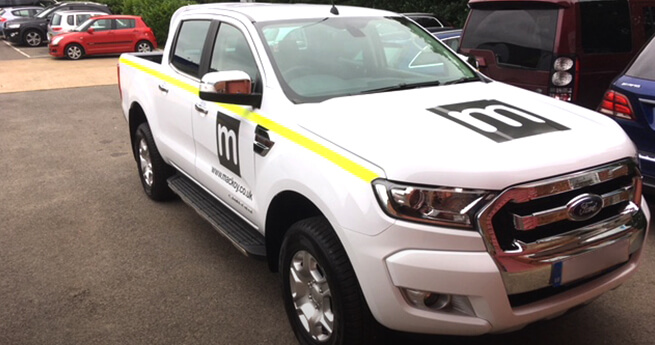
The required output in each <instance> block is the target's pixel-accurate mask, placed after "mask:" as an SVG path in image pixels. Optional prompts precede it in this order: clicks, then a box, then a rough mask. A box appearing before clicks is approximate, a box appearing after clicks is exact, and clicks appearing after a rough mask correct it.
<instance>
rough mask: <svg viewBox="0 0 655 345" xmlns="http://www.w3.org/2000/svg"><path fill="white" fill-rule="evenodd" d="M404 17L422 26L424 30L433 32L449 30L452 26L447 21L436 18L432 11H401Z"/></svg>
mask: <svg viewBox="0 0 655 345" xmlns="http://www.w3.org/2000/svg"><path fill="white" fill-rule="evenodd" d="M403 14H404V15H405V16H406V17H408V18H410V19H411V20H413V21H415V22H416V23H417V24H418V25H420V26H422V27H424V28H425V29H426V30H428V31H430V32H432V33H435V32H439V31H444V30H450V29H452V28H453V27H452V26H450V24H448V23H447V22H444V21H442V20H440V19H439V18H437V17H436V16H435V15H434V14H432V13H403Z"/></svg>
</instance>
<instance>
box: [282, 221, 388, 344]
mask: <svg viewBox="0 0 655 345" xmlns="http://www.w3.org/2000/svg"><path fill="white" fill-rule="evenodd" d="M279 263H280V266H279V267H280V271H281V275H282V284H283V293H284V305H285V309H286V312H287V316H288V318H289V321H290V322H291V327H292V329H293V331H294V333H295V335H296V338H297V339H298V341H299V342H300V343H301V344H304V345H318V344H322V345H337V344H338V345H342V344H369V343H370V344H379V343H380V341H379V339H375V338H376V337H375V334H374V333H375V332H374V330H376V329H377V328H378V327H376V326H375V325H376V322H375V320H374V318H373V316H372V315H371V312H370V311H369V309H368V306H367V304H366V301H365V300H364V296H363V295H362V292H361V288H360V287H359V283H358V281H357V277H356V276H355V272H354V270H353V268H352V265H351V264H350V261H349V260H348V257H347V255H346V252H345V250H344V248H343V246H342V245H341V243H340V242H339V239H338V238H337V236H336V234H335V232H334V230H333V229H332V227H331V226H330V224H329V223H328V222H327V220H326V219H325V218H323V217H314V218H309V219H305V220H301V221H299V222H297V223H295V224H294V225H292V226H291V228H290V229H289V231H288V232H287V233H286V235H285V237H284V240H283V242H282V248H281V250H280V258H279Z"/></svg>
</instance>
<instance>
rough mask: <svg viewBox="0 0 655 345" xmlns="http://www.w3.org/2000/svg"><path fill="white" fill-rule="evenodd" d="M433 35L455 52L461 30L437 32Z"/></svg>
mask: <svg viewBox="0 0 655 345" xmlns="http://www.w3.org/2000/svg"><path fill="white" fill-rule="evenodd" d="M433 35H434V36H435V37H436V38H438V39H439V40H440V41H441V42H443V43H444V44H445V45H447V46H449V47H450V49H452V50H454V51H457V49H458V48H459V43H460V41H461V39H462V29H453V30H446V31H438V32H435V33H433Z"/></svg>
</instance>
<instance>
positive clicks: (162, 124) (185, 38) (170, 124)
mask: <svg viewBox="0 0 655 345" xmlns="http://www.w3.org/2000/svg"><path fill="white" fill-rule="evenodd" d="M210 25H211V21H210V20H208V19H205V18H201V17H198V18H194V17H191V18H189V19H188V20H185V21H182V22H181V23H180V25H179V28H178V31H177V32H176V33H175V40H174V42H173V46H172V47H171V48H170V57H169V60H168V61H162V64H163V65H165V66H169V67H170V68H168V69H167V70H168V74H169V75H170V78H166V80H163V79H159V80H158V81H157V82H158V85H157V89H156V90H152V92H154V93H155V94H156V96H155V99H154V107H155V111H156V113H157V114H158V116H157V118H158V120H159V123H158V125H159V131H158V132H159V133H161V136H160V137H159V139H160V142H158V143H157V146H158V147H159V146H161V147H160V150H162V151H166V152H165V154H164V155H165V156H167V157H169V159H170V160H171V161H172V163H173V164H174V165H175V166H176V167H177V168H178V169H179V170H181V171H183V172H184V173H185V174H187V175H189V176H195V157H196V153H195V144H194V141H193V123H192V119H191V118H192V116H199V115H198V114H197V113H196V112H195V110H194V104H195V103H197V102H198V85H199V84H200V64H201V57H202V50H203V47H204V46H205V41H206V37H207V33H208V32H209V28H210ZM171 34H172V33H171ZM153 132H157V131H156V130H153Z"/></svg>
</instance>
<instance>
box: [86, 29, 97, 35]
mask: <svg viewBox="0 0 655 345" xmlns="http://www.w3.org/2000/svg"><path fill="white" fill-rule="evenodd" d="M86 32H88V33H90V34H92V33H94V32H96V29H94V28H89V30H86Z"/></svg>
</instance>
